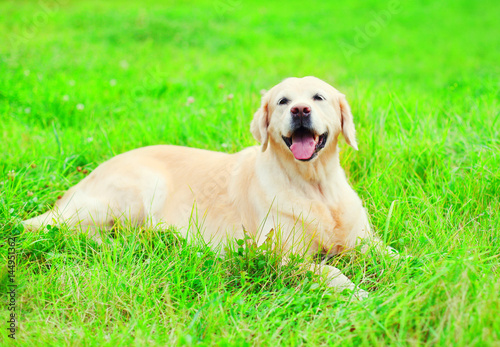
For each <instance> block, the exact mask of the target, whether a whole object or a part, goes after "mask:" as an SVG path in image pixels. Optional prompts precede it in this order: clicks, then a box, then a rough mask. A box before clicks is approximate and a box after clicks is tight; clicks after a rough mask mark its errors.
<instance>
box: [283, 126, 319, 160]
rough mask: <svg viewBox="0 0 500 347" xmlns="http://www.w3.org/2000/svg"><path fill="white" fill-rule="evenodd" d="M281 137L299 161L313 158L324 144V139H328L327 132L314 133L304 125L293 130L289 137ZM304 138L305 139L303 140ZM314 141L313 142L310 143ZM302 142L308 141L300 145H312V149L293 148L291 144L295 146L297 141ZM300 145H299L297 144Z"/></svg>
mask: <svg viewBox="0 0 500 347" xmlns="http://www.w3.org/2000/svg"><path fill="white" fill-rule="evenodd" d="M281 137H282V138H283V141H284V142H285V144H286V146H287V147H288V149H290V151H291V152H292V154H293V155H294V157H295V159H297V160H299V161H310V160H312V159H314V158H315V157H316V156H317V154H318V152H319V151H320V150H322V149H323V148H324V147H325V145H326V141H327V139H328V132H325V133H323V134H321V135H319V136H318V135H316V134H315V133H314V131H312V130H310V129H308V128H305V127H300V128H298V129H297V130H295V131H294V132H293V133H292V135H291V136H290V137H286V136H283V135H282V136H281ZM304 139H305V140H304ZM312 141H314V144H313V143H312ZM304 142H309V143H308V144H307V145H302V147H310V146H312V145H314V149H312V148H310V149H307V148H306V149H303V150H300V149H295V148H293V147H292V146H295V145H296V144H297V143H301V144H302V143H304ZM297 146H298V147H300V146H301V145H297Z"/></svg>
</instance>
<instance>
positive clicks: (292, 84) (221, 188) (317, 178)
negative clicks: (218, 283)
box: [24, 77, 374, 296]
mask: <svg viewBox="0 0 500 347" xmlns="http://www.w3.org/2000/svg"><path fill="white" fill-rule="evenodd" d="M316 93H319V94H321V95H322V96H324V98H325V100H313V98H312V97H313V96H314V95H315V94H316ZM284 96H286V97H287V98H288V99H289V100H290V102H289V104H288V105H279V104H278V101H279V100H280V98H282V97H284ZM299 103H300V104H307V105H308V106H309V107H310V108H311V121H312V124H313V127H314V129H315V131H316V132H317V133H318V134H322V133H324V132H328V140H327V143H326V146H325V147H324V148H323V149H322V150H320V151H319V152H318V155H317V157H316V158H314V159H312V160H311V161H307V162H301V161H298V160H296V159H295V158H294V156H293V154H292V152H291V151H290V149H289V148H288V147H287V145H286V144H285V142H284V141H283V139H282V136H290V135H291V128H290V123H291V122H290V117H291V116H290V109H291V107H293V105H297V104H299ZM251 131H252V133H253V135H254V137H255V138H256V139H257V140H258V141H259V142H260V143H261V146H255V147H250V148H246V149H244V150H242V151H241V152H238V153H235V154H226V153H219V152H211V151H206V150H201V149H193V148H186V147H177V146H167V145H158V146H151V147H144V148H139V149H135V150H132V151H130V152H126V153H123V154H120V155H118V156H116V157H114V158H112V159H110V160H108V161H107V162H105V163H103V164H101V165H100V166H99V167H97V169H95V170H94V171H93V172H92V173H91V174H90V175H89V176H88V177H86V178H85V179H83V180H82V181H81V182H79V183H78V184H77V185H75V186H74V187H72V188H71V189H69V190H68V191H67V192H66V193H65V194H64V196H63V197H62V199H60V200H58V201H57V202H56V204H55V206H54V208H53V209H52V210H51V211H48V212H46V213H44V214H43V215H41V216H38V217H35V218H33V219H30V220H27V221H25V222H24V224H25V226H26V227H27V228H28V229H31V230H34V229H39V228H41V227H42V226H43V225H45V224H48V223H50V224H54V223H56V224H62V223H64V224H66V225H68V226H70V227H77V228H81V229H84V230H86V229H88V228H94V227H107V228H109V227H111V226H112V225H113V224H114V223H117V222H118V221H119V220H122V221H125V222H127V223H133V224H137V225H141V224H148V225H152V226H157V225H167V226H168V225H175V226H177V227H178V228H179V229H178V230H180V231H181V233H184V236H186V237H187V236H189V235H188V230H189V225H190V224H192V223H194V222H195V221H194V220H193V219H197V221H196V223H197V225H198V226H199V227H200V230H201V232H202V235H203V238H204V239H205V240H206V241H207V242H210V243H211V245H213V246H214V247H216V246H218V245H219V244H221V243H224V242H227V240H228V239H229V240H231V239H241V238H243V237H244V233H243V226H244V228H245V229H246V230H247V231H248V233H250V234H251V235H252V236H253V237H254V238H255V239H256V241H257V243H262V242H263V241H264V240H265V238H266V235H267V234H268V232H269V231H270V230H271V229H274V230H275V231H279V235H280V237H281V244H282V247H284V248H285V250H286V251H289V252H293V253H306V254H309V255H313V254H317V253H318V252H319V253H323V254H326V255H335V254H338V253H340V252H342V251H343V250H348V249H352V248H353V247H355V246H356V245H357V244H358V243H359V242H360V241H361V240H364V239H370V240H372V239H374V238H373V237H372V235H371V231H370V225H369V222H368V218H367V215H366V212H365V209H364V208H363V206H362V202H361V200H360V199H359V197H358V195H357V194H356V193H355V192H354V190H353V189H352V188H351V187H350V186H349V184H348V182H347V179H346V176H345V174H344V171H343V169H342V168H341V167H340V163H339V151H338V147H337V141H338V136H339V134H341V133H342V134H343V136H344V138H345V139H346V141H347V143H348V144H350V145H351V146H352V147H353V148H355V149H357V142H356V138H355V128H354V123H353V117H352V114H351V110H350V108H349V105H348V104H347V102H346V99H345V97H344V95H343V94H341V93H340V92H338V91H337V90H336V89H335V88H333V87H332V86H330V85H329V84H327V83H325V82H323V81H321V80H319V79H317V78H315V77H304V78H289V79H286V80H284V81H283V82H281V83H280V84H278V85H276V86H275V87H273V88H272V89H271V90H269V91H268V92H267V93H266V94H265V95H264V96H263V98H262V105H261V107H260V108H259V110H258V111H257V112H256V113H255V116H254V119H253V121H252V124H251ZM311 268H312V269H314V270H315V271H318V272H319V271H323V272H325V271H326V272H327V276H328V278H329V279H328V280H329V284H330V285H331V286H332V287H338V288H351V289H353V288H354V284H353V283H352V282H351V281H350V280H349V279H348V278H347V277H345V276H344V275H342V274H341V273H340V271H339V270H338V269H336V268H333V267H331V266H324V267H323V268H322V269H318V267H316V266H314V265H311ZM357 293H358V295H359V296H364V294H365V293H364V292H363V291H362V290H359V291H358V292H357Z"/></svg>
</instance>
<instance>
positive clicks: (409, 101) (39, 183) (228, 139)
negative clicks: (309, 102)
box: [0, 0, 500, 346]
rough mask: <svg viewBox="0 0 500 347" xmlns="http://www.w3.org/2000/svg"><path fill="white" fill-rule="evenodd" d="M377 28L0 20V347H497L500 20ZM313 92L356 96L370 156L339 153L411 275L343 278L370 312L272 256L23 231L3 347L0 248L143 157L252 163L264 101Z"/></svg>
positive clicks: (418, 21) (93, 13) (385, 19)
mask: <svg viewBox="0 0 500 347" xmlns="http://www.w3.org/2000/svg"><path fill="white" fill-rule="evenodd" d="M40 3H42V4H43V3H45V4H46V5H45V8H46V9H45V10H44V7H43V6H42V5H40ZM47 8H48V9H47ZM388 9H389V5H388V4H387V3H384V2H379V1H368V0H367V1H363V2H362V3H358V4H352V2H340V3H338V2H334V3H331V4H330V3H329V2H317V1H309V2H304V1H288V2H286V3H277V2H276V3H269V2H264V1H262V2H257V1H253V2H251V5H250V4H248V3H247V2H243V1H238V0H234V1H233V0H231V1H229V0H228V1H226V0H219V1H215V2H211V1H193V2H189V3H188V2H183V4H181V5H179V4H176V2H174V1H169V2H168V3H165V2H163V4H162V3H161V2H160V1H158V2H154V1H142V2H140V4H134V3H132V2H131V1H130V2H118V1H106V2H98V1H92V2H89V1H86V2H84V1H56V0H53V1H46V2H38V1H15V2H14V1H2V2H0V13H1V14H2V15H1V19H0V38H1V45H0V134H1V141H0V190H1V197H0V225H1V227H2V230H1V231H0V236H1V238H2V241H1V242H2V247H1V249H0V254H1V257H2V263H1V264H0V265H1V266H2V268H1V271H2V272H1V273H0V276H1V278H0V280H1V285H0V290H1V297H2V305H1V308H0V317H1V321H2V322H3V323H0V326H1V328H2V329H1V333H0V344H3V343H6V342H10V343H16V342H17V344H19V345H23V346H24V345H28V346H29V345H32V346H41V345H47V346H49V345H50V346H54V345H68V346H69V345H71V346H117V345H120V346H122V345H123V346H126V345H133V344H135V345H153V346H155V345H156V346H164V345H184V344H186V345H188V344H199V345H213V346H216V345H217V346H220V345H235V346H246V345H248V346H251V345H257V346H258V345H304V346H305V345H307V346H311V345H343V346H345V345H396V346H399V345H403V346H404V345H410V346H418V345H449V346H452V345H453V346H499V345H500V333H499V332H500V318H499V315H498V312H499V310H500V295H499V292H500V279H499V278H500V275H499V261H500V259H499V254H500V238H499V235H500V232H499V226H500V217H499V213H498V212H499V211H500V202H499V201H500V173H499V167H500V140H499V139H500V120H499V118H500V102H499V100H500V98H499V89H500V84H499V76H500V68H499V64H498V62H499V61H500V36H499V35H498V32H499V30H500V26H499V25H498V24H497V23H498V18H499V16H500V3H499V2H498V1H477V2H471V1H452V0H449V1H440V2H431V1H409V2H407V1H404V2H401V3H400V4H399V7H397V9H396V11H395V13H393V14H391V15H390V16H387V15H386V14H387V11H388ZM377 20H378V21H379V22H380V23H381V24H378V26H377ZM367 25H368V27H367ZM370 28H375V29H370ZM366 30H369V32H368V34H366ZM370 30H371V31H370ZM360 32H362V33H364V36H363V37H364V39H363V38H359V37H357V36H358V35H360V34H359V33H360ZM345 47H351V48H353V49H354V51H355V53H353V54H350V53H349V52H347V51H345ZM304 75H315V76H317V77H320V78H322V79H324V80H326V81H328V82H330V83H331V84H333V85H334V86H336V87H337V88H338V89H340V90H341V91H342V92H344V93H345V94H346V95H347V97H348V100H349V102H350V103H351V106H352V109H353V113H354V115H355V122H356V125H357V130H358V143H359V148H360V150H359V152H354V151H353V150H351V149H348V148H347V146H345V145H344V146H342V153H341V157H342V159H341V160H342V165H343V167H344V168H345V169H346V172H347V174H348V176H349V178H350V182H351V184H352V185H353V187H354V188H355V189H356V191H357V192H358V193H359V194H360V196H361V197H362V199H363V200H364V202H365V205H366V207H367V209H368V212H369V214H370V216H371V221H372V224H373V227H374V229H375V230H376V231H377V233H378V234H379V235H380V236H381V237H382V238H383V239H384V240H386V242H387V243H389V244H390V245H392V246H393V247H395V248H396V249H398V250H400V251H401V252H402V253H403V254H405V255H411V257H410V258H407V259H404V260H400V261H396V260H389V259H384V258H378V257H374V256H373V255H371V254H368V255H359V254H358V255H357V256H356V257H342V258H337V259H335V260H334V261H335V262H338V263H339V265H338V266H339V267H341V268H342V269H345V272H346V273H347V274H348V275H349V276H350V277H351V278H353V280H354V281H355V282H356V283H359V284H360V285H361V287H362V288H364V289H367V290H370V291H371V296H370V297H369V298H368V299H367V300H365V301H362V302H358V301H356V300H353V299H352V298H351V297H350V295H349V294H347V293H340V294H339V293H334V292H331V291H329V290H327V289H326V288H325V287H324V286H323V285H320V286H318V285H317V284H315V283H314V281H313V279H312V278H311V276H310V274H304V273H303V272H301V270H300V269H299V268H297V267H294V266H290V267H287V268H282V267H280V266H277V264H278V260H277V259H275V258H274V257H273V256H272V255H270V254H262V252H254V251H251V252H250V251H243V252H240V253H238V251H237V250H234V251H233V252H232V253H231V254H230V255H229V256H228V257H227V258H225V259H219V258H218V257H217V255H216V254H214V253H213V252H212V251H211V250H210V249H208V248H207V247H204V246H202V245H198V244H191V243H186V242H185V241H183V240H182V239H179V238H178V237H176V235H175V233H174V232H172V231H168V230H163V231H151V230H146V231H141V230H124V232H123V233H122V232H120V233H119V234H118V235H116V236H115V238H114V239H107V240H106V241H105V242H104V243H103V244H102V245H97V244H95V243H94V242H93V241H91V240H88V239H86V238H84V237H83V236H78V235H76V236H75V235H73V236H71V235H70V234H69V232H68V231H67V230H59V229H52V230H49V231H47V232H45V233H43V232H41V233H33V234H29V233H22V232H21V233H20V234H19V235H18V238H17V243H16V247H17V265H16V274H15V276H16V277H15V279H16V283H17V285H18V287H17V293H16V294H17V296H16V300H17V313H18V320H19V322H18V326H19V330H18V331H17V333H16V338H17V340H16V341H11V339H9V338H8V337H7V330H6V328H7V323H6V321H7V319H8V314H9V311H8V310H7V306H6V304H7V300H8V297H7V285H8V273H7V270H8V268H7V256H8V250H7V248H8V247H7V238H8V237H9V236H10V235H11V234H12V233H15V232H16V225H18V223H19V222H20V221H21V220H23V219H26V218H28V217H31V216H34V215H36V214H38V213H40V212H42V211H45V210H46V209H47V208H49V206H50V205H51V204H52V203H53V202H54V201H55V200H56V199H57V196H58V195H61V194H62V192H63V191H64V190H66V189H67V188H68V187H70V186H71V185H73V184H75V183H76V182H78V181H79V180H80V179H81V178H82V177H83V176H84V174H83V173H82V172H81V170H78V169H77V168H78V167H82V168H84V169H87V170H89V171H90V170H92V169H94V168H95V167H96V166H97V165H98V164H99V163H101V162H103V161H104V160H106V159H108V158H110V157H112V156H113V155H115V154H118V153H121V152H124V151H126V150H130V149H133V148H136V147H140V146H145V145H151V144H159V143H168V144H178V145H185V146H192V147H200V148H207V149H212V150H220V151H228V152H235V151H238V150H240V149H242V148H244V147H247V146H250V145H254V144H255V141H254V140H253V139H252V136H251V134H250V132H249V123H250V120H251V118H252V115H253V112H254V111H255V110H256V109H257V107H258V106H259V101H260V90H261V89H265V88H270V87H271V86H273V85H274V84H276V83H278V82H279V81H280V80H281V79H283V78H285V77H288V76H304ZM230 94H232V95H233V98H232V99H231V98H228V95H230ZM189 97H193V98H194V102H193V103H190V104H188V103H187V100H188V98H189ZM82 108H83V109H82Z"/></svg>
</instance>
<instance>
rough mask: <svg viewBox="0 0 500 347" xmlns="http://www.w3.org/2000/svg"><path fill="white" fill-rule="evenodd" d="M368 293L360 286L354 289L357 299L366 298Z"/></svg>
mask: <svg viewBox="0 0 500 347" xmlns="http://www.w3.org/2000/svg"><path fill="white" fill-rule="evenodd" d="M369 295H370V294H369V293H368V292H367V291H366V290H363V289H361V288H356V289H354V296H355V297H356V298H357V299H358V300H364V299H366V298H368V296H369Z"/></svg>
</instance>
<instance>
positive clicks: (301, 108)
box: [290, 105, 311, 118]
mask: <svg viewBox="0 0 500 347" xmlns="http://www.w3.org/2000/svg"><path fill="white" fill-rule="evenodd" d="M290 112H291V113H292V118H298V117H309V116H310V115H311V108H310V107H309V106H307V105H295V106H294V107H292V108H291V109H290Z"/></svg>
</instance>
